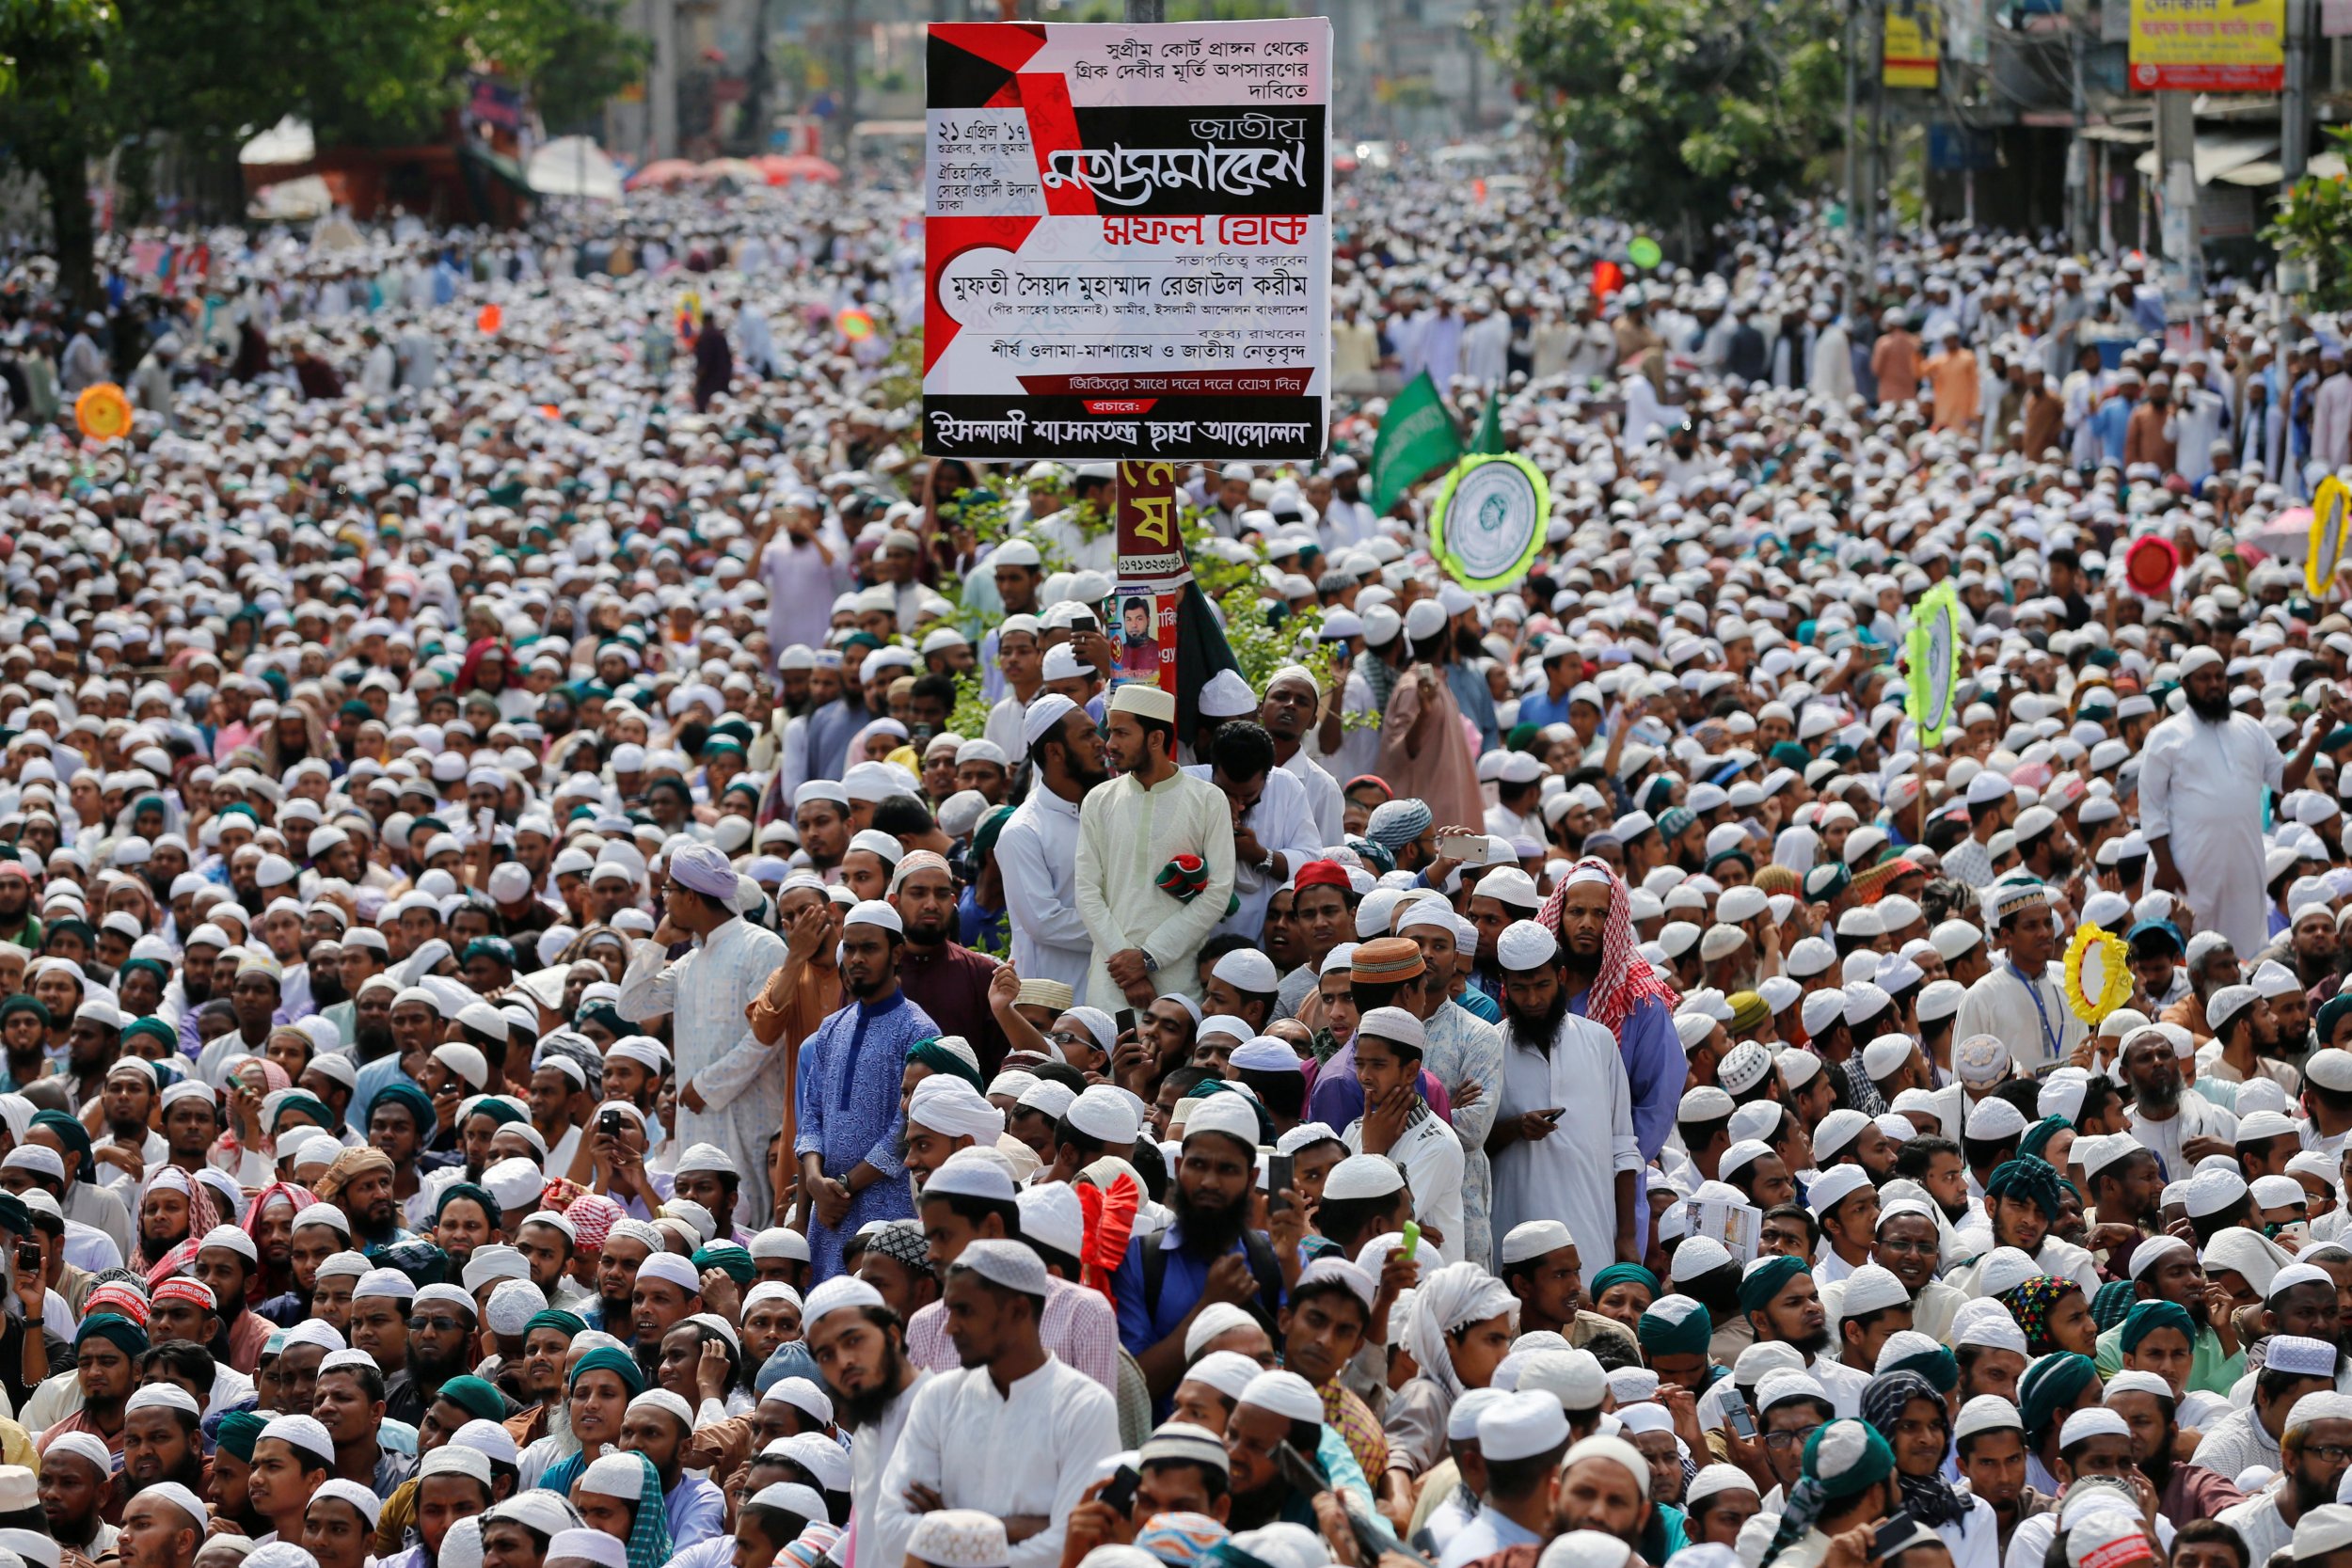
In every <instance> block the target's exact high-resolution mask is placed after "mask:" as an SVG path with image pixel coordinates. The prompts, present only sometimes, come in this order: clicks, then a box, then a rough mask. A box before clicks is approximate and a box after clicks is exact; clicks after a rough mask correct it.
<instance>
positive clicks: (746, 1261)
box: [694, 1242, 755, 1285]
mask: <svg viewBox="0 0 2352 1568" xmlns="http://www.w3.org/2000/svg"><path fill="white" fill-rule="evenodd" d="M694 1268H695V1270H696V1271H697V1272H698V1273H699V1272H700V1271H702V1270H704V1269H724V1270H725V1271H726V1275H727V1277H728V1278H729V1279H732V1280H734V1281H735V1282H736V1283H737V1284H738V1285H749V1284H750V1283H751V1282H752V1275H753V1274H754V1273H755V1267H754V1265H753V1263H752V1255H751V1254H750V1253H749V1252H747V1251H745V1250H744V1249H743V1248H742V1247H740V1246H739V1245H737V1244H736V1243H733V1242H712V1243H709V1244H708V1245H707V1246H705V1247H703V1248H701V1249H700V1250H699V1251H697V1252H696V1253H695V1254H694Z"/></svg>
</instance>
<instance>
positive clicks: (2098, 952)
mask: <svg viewBox="0 0 2352 1568" xmlns="http://www.w3.org/2000/svg"><path fill="white" fill-rule="evenodd" d="M2131 956H2132V950H2131V948H2130V947H2129V946H2127V945H2126V944H2125V943H2124V941H2123V939H2122V937H2119V936H2117V935H2116V934H2115V933H2114V932H2112V931H2107V930H2103V929H2101V928H2100V927H2097V926H2094V925H2092V924H2090V922H2089V921H2085V922H2084V923H2083V925H2082V927H2080V928H2079V929H2077V930H2076V931H2075V932H2074V940H2073V941H2072V942H2068V943H2067V944H2066V979H2065V990H2066V1005H2067V1006H2069V1007H2071V1008H2072V1009H2074V1016H2075V1017H2076V1018H2079V1019H2081V1020H2082V1021H2083V1022H2085V1023H2088V1024H2090V1026H2091V1027H2092V1028H2094V1029H2095V1028H2097V1027H2098V1026H2099V1024H2100V1023H2101V1022H2104V1021H2105V1020H2106V1016H2107V1014H2109V1013H2111V1012H2113V1011H2115V1009H2116V1008H2118V1007H2120V1006H2122V1005H2123V1003H2124V1001H2125V999H2126V998H2128V997H2129V996H2130V995H2131V994H2132V968H2131Z"/></svg>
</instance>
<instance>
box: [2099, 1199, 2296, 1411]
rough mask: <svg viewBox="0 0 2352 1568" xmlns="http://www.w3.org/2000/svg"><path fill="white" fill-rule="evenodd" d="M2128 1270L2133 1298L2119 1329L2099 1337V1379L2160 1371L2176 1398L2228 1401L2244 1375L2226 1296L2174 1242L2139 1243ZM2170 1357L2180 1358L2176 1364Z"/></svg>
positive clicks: (2190, 1252) (2191, 1253) (2191, 1251)
mask: <svg viewBox="0 0 2352 1568" xmlns="http://www.w3.org/2000/svg"><path fill="white" fill-rule="evenodd" d="M2130 1269H2131V1277H2132V1291H2133V1294H2134V1296H2135V1297H2136V1300H2135V1303H2134V1305H2133V1307H2132V1308H2131V1310H2130V1311H2128V1312H2126V1313H2125V1314H2124V1317H2123V1321H2122V1323H2117V1324H2116V1325H2115V1326H2114V1327H2113V1328H2110V1329H2108V1330H2107V1331H2106V1332H2105V1333H2104V1334H2101V1335H2100V1336H2099V1340H2098V1359H2099V1374H2100V1375H2101V1376H2102V1377H2106V1376H2109V1375H2111V1374H2113V1373H2114V1372H2116V1371H2117V1370H2121V1369H2123V1368H2126V1367H2130V1368H2134V1369H2144V1370H2153V1371H2160V1372H2162V1373H2164V1374H2165V1378H2166V1381H2167V1382H2168V1383H2169V1385H2170V1386H2172V1388H2173V1390H2174V1396H2173V1397H2174V1398H2175V1399H2177V1398H2179V1397H2180V1395H2181V1394H2184V1393H2186V1392H2188V1391H2190V1390H2200V1391H2202V1392H2205V1393H2212V1394H2220V1395H2222V1396H2224V1397H2227V1396H2228V1394H2229V1392H2230V1390H2231V1388H2232V1387H2233V1386H2235V1384H2236V1383H2237V1380H2238V1379H2239V1378H2241V1377H2243V1376H2245V1375H2246V1354H2245V1351H2244V1348H2243V1347H2242V1346H2240V1345H2239V1344H2238V1342H2237V1331H2236V1328H2235V1327H2234V1325H2233V1323H2232V1318H2231V1300H2230V1292H2229V1291H2228V1290H2226V1289H2225V1288H2224V1287H2222V1286H2221V1285H2219V1284H2217V1283H2216V1282H2215V1281H2214V1280H2213V1279H2212V1278H2211V1277H2210V1276H2208V1275H2206V1273H2205V1265H2204V1264H2203V1263H2202V1262H2201V1261H2199V1260H2198V1257H2197V1249H2196V1248H2195V1247H2192V1246H2190V1245H2189V1244H2188V1243H2187V1242H2185V1241H2184V1240H2182V1239H2181V1238H2180V1237H2178V1236H2152V1237H2150V1238H2149V1239H2148V1240H2147V1241H2144V1242H2142V1243H2139V1245H2137V1247H2134V1248H2133V1249H2132V1258H2131V1263H2130ZM2274 1283H2276V1282H2275V1281H2274ZM2168 1335H2169V1336H2170V1337H2171V1338H2167V1336H2168ZM2174 1338H2177V1339H2178V1341H2179V1343H2178V1344H2177V1345H2175V1344H2174V1343H2172V1339H2174ZM2174 1355H2177V1356H2180V1357H2184V1358H2185V1359H2182V1360H2180V1361H2179V1362H2178V1364H2177V1365H2176V1364H2175V1363H2174V1360H2173V1359H2172V1358H2171V1357H2172V1356H2174Z"/></svg>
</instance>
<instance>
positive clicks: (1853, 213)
mask: <svg viewBox="0 0 2352 1568" xmlns="http://www.w3.org/2000/svg"><path fill="white" fill-rule="evenodd" d="M1861 53H1862V0H1846V308H1847V309H1848V311H1849V312H1851V311H1852V310H1854V309H1857V308H1858V306H1859V302H1860V301H1861V298H1862V278H1863V273H1864V267H1865V262H1864V260H1863V251H1862V135H1861V125H1860V123H1859V121H1858V120H1857V119H1856V116H1855V109H1856V106H1857V104H1858V103H1860V101H1861V80H1862V78H1861V70H1862V66H1861Z"/></svg>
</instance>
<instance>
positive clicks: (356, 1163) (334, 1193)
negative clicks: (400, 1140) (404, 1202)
mask: <svg viewBox="0 0 2352 1568" xmlns="http://www.w3.org/2000/svg"><path fill="white" fill-rule="evenodd" d="M394 1179H395V1178H394V1171H393V1166H392V1161H391V1156H389V1155H388V1154H386V1153H385V1152H384V1151H383V1150H381V1149H377V1148H346V1149H344V1150H343V1151H342V1153H341V1154H338V1155H336V1156H335V1163H334V1164H331V1165H329V1166H327V1167H326V1175H325V1176H323V1177H321V1178H320V1179H319V1181H318V1185H317V1187H316V1189H315V1191H316V1192H317V1193H318V1196H319V1201H320V1202H322V1203H331V1204H333V1205H334V1206H335V1207H336V1208H338V1209H341V1210H342V1212H343V1217H344V1218H345V1219H347V1220H349V1221H350V1222H351V1240H352V1245H353V1246H355V1247H357V1248H358V1250H360V1251H361V1252H364V1253H367V1254H369V1255H370V1256H371V1257H373V1256H374V1255H375V1254H376V1253H377V1252H380V1251H381V1250H382V1249H384V1248H385V1247H389V1246H391V1245H392V1244H394V1243H398V1242H402V1241H406V1240H409V1239H410V1237H409V1235H408V1232H406V1231H405V1230H403V1229H402V1228H401V1226H400V1202H399V1200H398V1199H397V1198H395V1197H394V1196H392V1192H393V1182H394Z"/></svg>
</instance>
